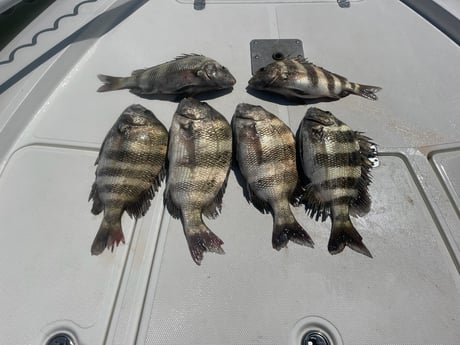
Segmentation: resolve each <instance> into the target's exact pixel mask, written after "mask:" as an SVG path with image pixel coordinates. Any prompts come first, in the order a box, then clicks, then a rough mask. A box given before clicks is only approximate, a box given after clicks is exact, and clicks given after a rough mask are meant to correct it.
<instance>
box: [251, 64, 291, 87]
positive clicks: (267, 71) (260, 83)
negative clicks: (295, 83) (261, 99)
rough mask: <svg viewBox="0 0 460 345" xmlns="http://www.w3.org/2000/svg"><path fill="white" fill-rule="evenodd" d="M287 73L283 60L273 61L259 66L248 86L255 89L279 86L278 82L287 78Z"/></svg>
mask: <svg viewBox="0 0 460 345" xmlns="http://www.w3.org/2000/svg"><path fill="white" fill-rule="evenodd" d="M288 78H289V73H288V69H287V67H286V64H284V63H283V61H275V62H272V63H270V64H268V65H267V66H265V67H262V68H260V69H259V70H258V71H257V72H256V73H255V74H254V75H253V77H252V78H251V79H249V82H248V84H249V87H251V88H253V89H256V90H267V89H273V88H276V87H279V85H278V84H280V83H282V82H283V81H286V80H288Z"/></svg>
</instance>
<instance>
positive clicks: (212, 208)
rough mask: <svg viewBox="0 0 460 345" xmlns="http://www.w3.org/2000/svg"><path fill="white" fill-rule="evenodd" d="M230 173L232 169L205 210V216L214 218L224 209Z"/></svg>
mask: <svg viewBox="0 0 460 345" xmlns="http://www.w3.org/2000/svg"><path fill="white" fill-rule="evenodd" d="M229 173H230V169H229V170H228V172H227V176H226V177H225V180H224V182H223V183H222V187H221V188H220V190H219V192H218V193H217V194H216V197H215V198H214V200H213V201H212V202H211V203H210V204H209V205H208V206H207V207H206V208H205V209H204V210H203V215H204V216H205V217H207V218H211V219H214V218H216V217H217V216H218V215H219V213H220V211H221V210H222V198H223V197H224V194H225V189H226V188H227V181H228V175H229Z"/></svg>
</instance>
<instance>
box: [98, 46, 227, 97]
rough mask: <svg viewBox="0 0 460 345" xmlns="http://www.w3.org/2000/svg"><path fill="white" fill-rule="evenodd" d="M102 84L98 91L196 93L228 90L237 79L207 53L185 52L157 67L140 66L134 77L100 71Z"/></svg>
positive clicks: (133, 74)
mask: <svg viewBox="0 0 460 345" xmlns="http://www.w3.org/2000/svg"><path fill="white" fill-rule="evenodd" d="M98 78H99V80H101V81H102V82H103V83H104V85H102V86H101V87H100V88H99V89H98V90H97V91H99V92H104V91H112V90H120V89H130V90H131V92H132V93H134V94H138V95H162V94H163V95H180V94H185V95H196V94H198V93H201V92H206V91H216V90H222V89H228V88H231V87H233V85H235V83H236V80H235V78H234V77H233V75H232V74H231V73H230V71H229V70H228V69H227V68H225V67H224V66H222V65H221V64H219V63H218V62H217V61H215V60H213V59H210V58H208V57H206V56H203V55H197V54H188V55H181V56H178V57H177V58H175V59H174V60H172V61H168V62H165V63H163V64H161V65H157V66H154V67H150V68H146V69H139V70H136V71H134V72H132V74H131V76H130V77H125V78H123V77H111V76H108V75H103V74H99V75H98Z"/></svg>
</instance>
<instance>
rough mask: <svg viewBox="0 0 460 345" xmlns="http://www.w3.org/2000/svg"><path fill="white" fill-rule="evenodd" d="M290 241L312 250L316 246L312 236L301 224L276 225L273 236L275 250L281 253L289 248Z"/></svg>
mask: <svg viewBox="0 0 460 345" xmlns="http://www.w3.org/2000/svg"><path fill="white" fill-rule="evenodd" d="M289 241H292V242H294V243H297V244H299V245H302V246H307V247H311V248H313V247H314V245H315V244H314V242H313V240H312V239H311V237H310V235H308V233H307V232H306V231H305V229H304V228H302V226H301V225H300V224H299V223H297V222H294V223H291V224H275V225H274V227H273V235H272V245H273V248H274V249H276V250H278V251H279V250H281V249H282V248H284V247H287V244H288V242H289Z"/></svg>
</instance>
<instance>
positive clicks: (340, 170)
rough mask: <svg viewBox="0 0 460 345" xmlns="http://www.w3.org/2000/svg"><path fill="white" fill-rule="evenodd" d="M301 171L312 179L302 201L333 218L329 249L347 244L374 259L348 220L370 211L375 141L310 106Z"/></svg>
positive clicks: (333, 251)
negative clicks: (370, 185)
mask: <svg viewBox="0 0 460 345" xmlns="http://www.w3.org/2000/svg"><path fill="white" fill-rule="evenodd" d="M298 135H299V137H298V139H299V140H298V146H299V153H300V159H301V162H302V169H303V172H304V174H305V176H306V177H307V179H308V180H309V184H308V185H307V186H306V191H305V195H304V202H305V204H306V208H307V209H308V210H309V212H310V216H311V217H312V218H313V217H316V220H318V219H319V218H320V217H321V218H322V220H323V221H324V220H325V219H326V218H327V217H328V216H330V217H331V220H332V230H331V235H330V238H329V244H328V249H329V252H330V253H331V254H338V253H340V252H341V251H342V250H343V249H344V248H345V246H348V247H350V248H351V249H353V250H355V251H357V252H359V253H361V254H364V255H367V256H369V257H372V255H371V253H370V252H369V250H368V249H367V248H366V246H365V245H364V244H363V242H362V237H361V236H360V235H359V233H358V232H357V231H356V229H355V228H354V226H353V224H352V223H351V220H350V213H351V214H352V215H359V216H363V215H365V214H366V213H368V212H369V209H370V205H371V199H370V197H369V192H368V186H369V184H370V182H371V177H370V169H371V168H372V162H371V159H372V158H375V156H376V151H375V150H373V149H372V147H373V146H374V144H373V143H372V142H371V139H369V138H367V137H365V136H363V135H362V134H361V133H360V132H356V131H353V130H352V129H351V128H350V127H348V126H347V125H346V124H345V123H343V122H342V121H340V120H339V119H337V118H336V117H335V116H334V115H332V114H331V113H330V112H327V111H323V110H320V109H318V108H310V109H308V111H307V113H306V115H305V117H304V118H303V120H302V122H301V124H300V127H299V131H298Z"/></svg>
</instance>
